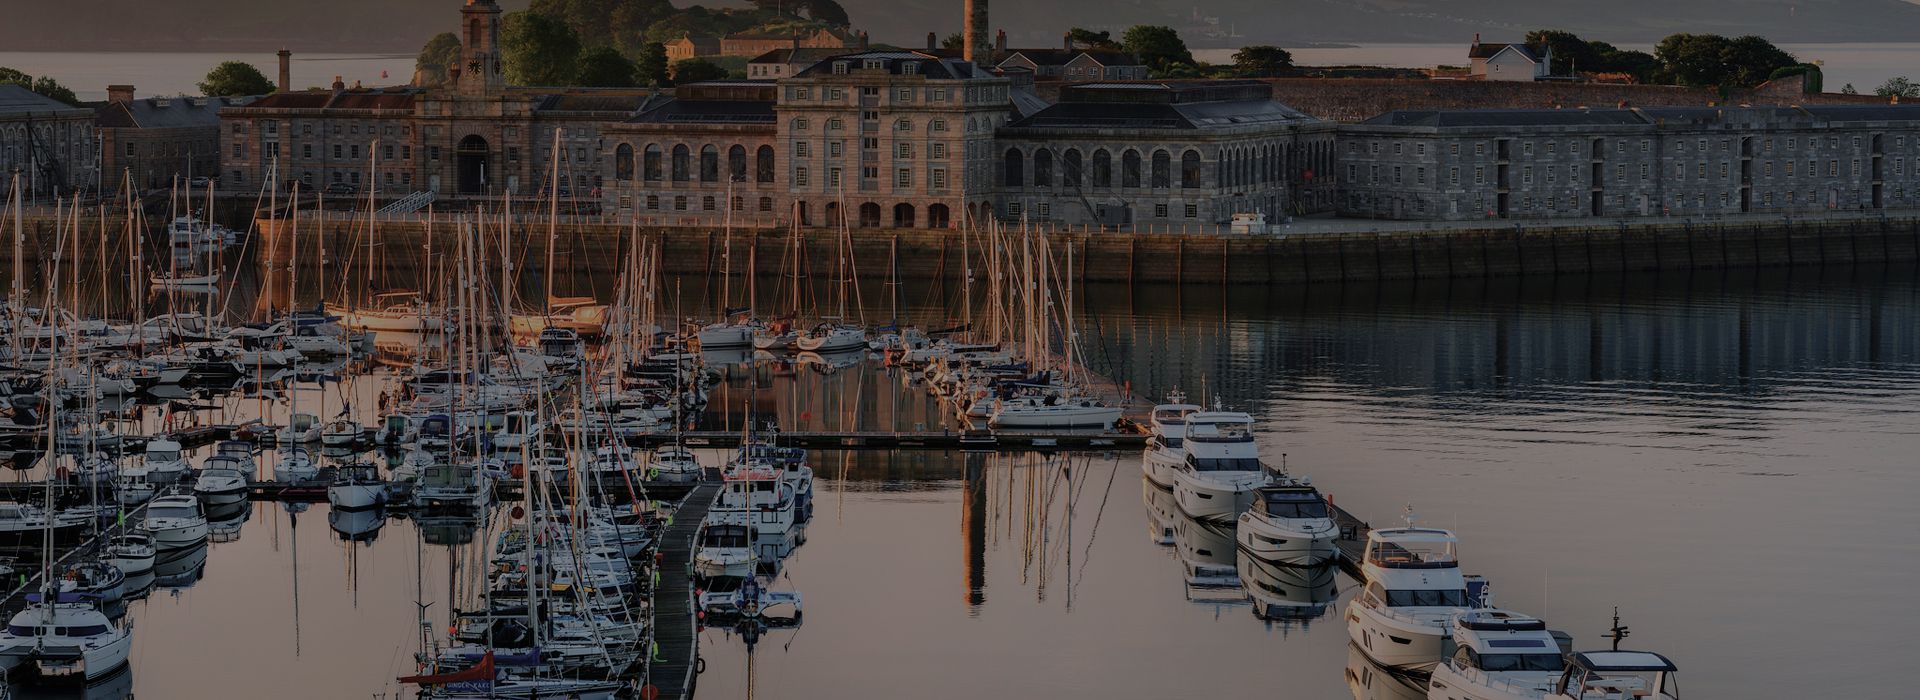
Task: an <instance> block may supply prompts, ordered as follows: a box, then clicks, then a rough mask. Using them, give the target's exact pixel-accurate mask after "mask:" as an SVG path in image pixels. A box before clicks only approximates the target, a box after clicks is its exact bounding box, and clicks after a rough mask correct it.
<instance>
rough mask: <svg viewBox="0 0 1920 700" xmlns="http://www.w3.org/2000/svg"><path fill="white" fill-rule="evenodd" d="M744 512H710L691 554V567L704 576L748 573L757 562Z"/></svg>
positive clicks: (751, 532)
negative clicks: (696, 546)
mask: <svg viewBox="0 0 1920 700" xmlns="http://www.w3.org/2000/svg"><path fill="white" fill-rule="evenodd" d="M746 520H747V518H746V514H744V513H740V512H734V513H709V514H708V515H707V522H706V524H705V525H704V526H702V527H701V529H700V543H699V546H698V548H697V549H696V550H695V551H694V554H693V571H694V573H696V574H699V575H701V576H705V577H707V578H714V577H719V576H751V575H753V572H754V569H755V567H757V566H758V565H759V563H760V557H759V555H758V554H757V553H756V552H755V551H754V547H753V529H752V528H751V527H749V526H748V525H747V523H746Z"/></svg>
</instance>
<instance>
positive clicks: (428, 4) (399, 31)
mask: <svg viewBox="0 0 1920 700" xmlns="http://www.w3.org/2000/svg"><path fill="white" fill-rule="evenodd" d="M526 2H527V0H502V2H501V5H502V6H503V7H505V8H506V9H508V10H509V11H511V10H516V9H522V8H524V7H525V6H526ZM841 2H842V4H843V5H844V6H845V7H846V8H847V11H848V13H849V14H851V15H852V17H853V21H854V24H855V25H856V26H858V27H861V28H864V29H866V30H868V31H869V32H870V33H871V34H872V36H873V38H874V40H875V41H879V42H887V43H893V44H897V45H901V46H909V47H917V46H920V45H921V44H923V43H924V42H925V41H926V33H927V32H929V31H932V32H936V33H938V34H940V35H941V36H945V35H947V34H950V33H953V32H957V31H959V30H960V25H961V3H960V0H841ZM13 4H14V5H16V6H15V7H13V8H10V9H9V11H8V18H7V19H8V25H9V26H8V27H7V29H6V32H5V33H6V35H7V38H8V41H7V43H8V48H9V49H15V50H48V51H51V50H62V51H111V50H120V51H225V50H234V51H240V50H246V51H259V50H271V49H277V48H282V47H285V48H290V49H293V50H295V51H296V52H298V51H306V52H326V53H334V52H402V53H411V52H413V51H417V50H418V49H419V48H420V46H421V44H423V43H424V42H425V41H426V40H427V38H428V37H431V36H432V35H434V34H436V33H439V32H443V31H451V30H453V29H454V24H455V18H456V17H457V16H458V13H459V9H460V5H461V2H460V0H323V1H320V2H299V1H296V0H270V1H268V2H259V1H257V0H252V1H243V0H171V1H169V2H152V0H60V1H59V2H19V3H13ZM679 4H681V5H688V4H693V3H691V2H686V1H684V0H683V1H682V2H680V3H679ZM715 4H719V5H742V4H744V3H743V2H723V3H715ZM993 5H994V8H993V10H994V22H993V23H994V25H995V26H996V27H1002V28H1005V29H1006V30H1007V33H1008V35H1009V38H1010V41H1011V42H1012V43H1013V44H1015V45H1019V46H1036V45H1037V46H1052V45H1054V44H1056V43H1058V42H1059V40H1060V39H1059V37H1060V34H1061V33H1062V32H1063V31H1065V30H1066V28H1068V27H1072V26H1086V27H1090V28H1095V29H1124V28H1125V27H1127V26H1130V25H1133V24H1139V23H1153V24H1167V25H1170V26H1173V27H1175V28H1177V29H1180V30H1181V33H1182V35H1184V36H1186V37H1187V40H1188V43H1189V44H1191V45H1194V46H1196V47H1206V46H1238V45H1243V44H1247V43H1253V42H1259V43H1281V44H1293V45H1302V44H1307V43H1313V42H1443V43H1452V42H1458V43H1461V44H1465V43H1466V42H1467V41H1468V40H1470V39H1471V38H1472V36H1473V34H1474V33H1476V32H1477V33H1480V34H1482V35H1484V36H1485V37H1486V38H1487V40H1489V41H1493V40H1500V39H1518V38H1519V37H1520V35H1521V34H1523V33H1524V32H1526V31H1527V30H1529V29H1534V28H1540V27H1554V28H1562V29H1568V30H1572V31H1574V32H1575V33H1578V34H1580V35H1581V36H1583V37H1586V38H1590V39H1601V40H1604V41H1610V42H1613V43H1616V44H1646V43H1652V42H1654V41H1657V40H1659V39H1660V37H1663V36H1666V35H1668V34H1671V33H1674V32H1679V31H1689V32H1710V33H1719V34H1729V35H1734V34H1759V35H1762V36H1765V37H1767V38H1769V39H1772V40H1773V41H1775V42H1778V43H1794V42H1849V41H1915V38H1914V37H1915V34H1914V28H1916V27H1920V5H1915V4H1912V3H1909V2H1904V1H1903V0H1609V1H1608V2H1590V1H1589V0H1536V1H1534V2H1528V1H1527V0H1204V2H1203V3H1201V2H1196V0H1062V1H1056V2H1029V3H1013V2H1008V1H1007V0H999V1H998V2H994V3H993ZM76 18H88V19H87V20H85V21H84V23H81V22H76V21H75V20H76ZM99 18H108V19H110V20H111V21H102V20H101V19H99ZM1091 18H1098V21H1093V20H1092V19H1091Z"/></svg>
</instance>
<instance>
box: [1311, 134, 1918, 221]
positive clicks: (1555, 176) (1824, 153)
mask: <svg viewBox="0 0 1920 700" xmlns="http://www.w3.org/2000/svg"><path fill="white" fill-rule="evenodd" d="M1340 140H1341V143H1340V147H1339V161H1340V162H1339V168H1340V175H1341V180H1340V185H1341V188H1340V189H1341V193H1340V200H1339V211H1340V213H1341V214H1343V215H1348V216H1363V217H1378V218H1391V219H1433V220H1464V219H1482V218H1522V219H1572V218H1608V219H1611V218H1620V217H1639V216H1691V217H1701V216H1721V215H1728V214H1741V213H1778V214H1804V213H1813V212H1820V211H1828V210H1842V209H1844V210H1861V209H1886V208H1913V207H1916V206H1920V177H1916V174H1915V173H1914V172H1913V170H1912V167H1911V163H1910V162H1909V161H1916V159H1920V107H1916V106H1897V105H1888V106H1873V105H1865V106H1807V107H1797V108H1795V107H1749V108H1711V107H1661V108H1645V109H1613V110H1478V111H1452V112H1394V113H1391V114H1387V115H1383V116H1381V117H1379V118H1376V119H1372V120H1368V121H1367V122H1363V123H1361V124H1357V125H1349V126H1344V127H1342V129H1341V134H1340ZM1916 162H1920V161H1916Z"/></svg>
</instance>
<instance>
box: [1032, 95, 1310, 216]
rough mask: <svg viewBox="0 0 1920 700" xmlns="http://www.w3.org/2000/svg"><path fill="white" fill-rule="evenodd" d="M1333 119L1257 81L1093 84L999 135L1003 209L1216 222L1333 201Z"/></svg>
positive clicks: (1279, 213)
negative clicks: (1293, 106) (1281, 98)
mask: <svg viewBox="0 0 1920 700" xmlns="http://www.w3.org/2000/svg"><path fill="white" fill-rule="evenodd" d="M1334 136H1335V132H1334V128H1333V125H1331V124H1328V123H1326V122H1322V121H1319V120H1316V119H1312V118H1309V117H1307V116H1305V115H1303V114H1300V113H1299V112H1295V111H1293V110H1290V109H1287V108H1286V107H1284V106H1282V105H1280V104H1278V103H1275V102H1273V101H1272V100H1270V99H1268V98H1267V96H1266V86H1265V85H1263V84H1261V83H1259V82H1257V81H1238V82H1231V81H1190V82H1174V83H1122V84H1110V85H1098V84H1096V85H1089V86H1082V87H1076V88H1071V89H1068V90H1066V91H1063V92H1062V95H1061V102H1060V103H1059V104H1056V105H1053V106H1051V107H1048V108H1046V109H1044V110H1041V111H1039V112H1038V113H1036V114H1034V115H1032V116H1029V117H1026V118H1023V119H1020V120H1018V121H1015V122H1014V123H1013V124H1011V125H1010V126H1008V127H1007V128H1005V129H1002V130H1001V131H1000V134H999V142H998V144H997V149H998V152H997V155H998V165H999V167H998V169H997V170H998V172H997V173H996V175H998V183H997V184H998V185H999V196H998V198H997V199H998V201H999V207H998V208H999V213H1000V216H1001V218H1002V219H1005V220H1009V221H1018V220H1021V219H1025V220H1029V221H1053V222H1061V223H1067V224H1073V225H1086V224H1096V225H1130V224H1147V225H1154V226H1179V225H1183V224H1187V225H1190V224H1204V225H1213V224H1221V223H1226V222H1227V221H1229V220H1230V219H1231V218H1232V217H1233V215H1234V214H1237V213H1253V212H1261V213H1267V214H1269V215H1271V216H1272V218H1274V219H1278V218H1279V217H1281V216H1283V215H1287V214H1293V213H1309V212H1314V211H1322V210H1324V209H1326V208H1327V207H1329V206H1331V204H1332V198H1331V194H1332V191H1331V188H1330V186H1329V185H1328V183H1329V180H1328V179H1327V178H1325V177H1323V176H1322V174H1323V173H1325V172H1326V171H1327V169H1328V168H1327V166H1328V165H1329V164H1331V162H1332V159H1333V148H1334Z"/></svg>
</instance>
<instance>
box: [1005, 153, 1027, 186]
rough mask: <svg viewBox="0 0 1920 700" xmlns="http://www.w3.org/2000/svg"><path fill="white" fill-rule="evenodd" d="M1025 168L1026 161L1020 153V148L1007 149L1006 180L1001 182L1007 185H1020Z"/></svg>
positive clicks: (1022, 182) (1023, 179) (1023, 178)
mask: <svg viewBox="0 0 1920 700" xmlns="http://www.w3.org/2000/svg"><path fill="white" fill-rule="evenodd" d="M1025 169H1026V162H1025V161H1024V160H1023V157H1022V156H1021V155H1020V149H1018V148H1009V149H1007V167H1006V180H1005V182H1004V183H1002V184H1005V185H1006V186H1007V187H1020V186H1022V185H1023V184H1024V181H1025V180H1026V175H1025Z"/></svg>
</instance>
